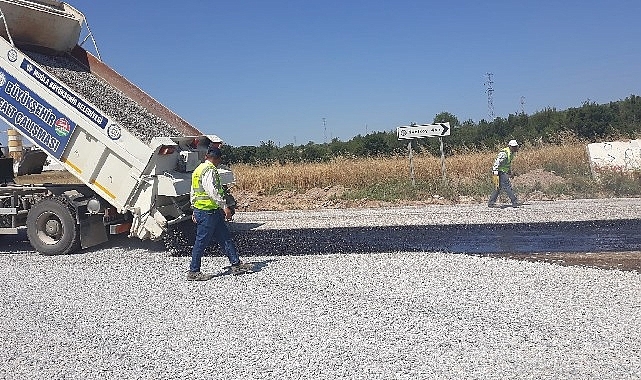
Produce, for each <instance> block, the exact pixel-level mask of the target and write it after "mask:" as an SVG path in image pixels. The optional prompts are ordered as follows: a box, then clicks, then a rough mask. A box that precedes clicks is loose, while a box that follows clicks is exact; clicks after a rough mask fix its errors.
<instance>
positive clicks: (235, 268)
mask: <svg viewBox="0 0 641 380" xmlns="http://www.w3.org/2000/svg"><path fill="white" fill-rule="evenodd" d="M230 268H231V274H233V275H234V276H237V275H239V274H243V273H251V272H252V271H253V270H254V266H253V265H252V264H250V263H243V262H239V263H238V264H232V265H231V266H230Z"/></svg>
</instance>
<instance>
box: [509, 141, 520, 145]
mask: <svg viewBox="0 0 641 380" xmlns="http://www.w3.org/2000/svg"><path fill="white" fill-rule="evenodd" d="M507 145H508V146H519V143H517V142H516V140H510V142H509V143H507Z"/></svg>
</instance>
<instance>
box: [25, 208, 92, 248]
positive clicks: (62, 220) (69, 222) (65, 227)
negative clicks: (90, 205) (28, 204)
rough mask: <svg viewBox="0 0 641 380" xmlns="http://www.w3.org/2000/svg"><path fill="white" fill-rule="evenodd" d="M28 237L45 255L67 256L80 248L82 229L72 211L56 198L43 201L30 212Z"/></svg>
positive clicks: (34, 246)
mask: <svg viewBox="0 0 641 380" xmlns="http://www.w3.org/2000/svg"><path fill="white" fill-rule="evenodd" d="M27 237H28V238H29V242H30V243H31V245H32V246H33V248H34V249H35V250H36V251H38V252H39V253H41V254H43V255H66V254H69V253H73V252H75V251H77V250H78V248H79V247H80V229H79V226H78V224H76V219H75V218H74V215H73V213H72V211H71V210H70V209H69V207H67V205H66V204H64V203H63V202H62V201H60V200H58V199H55V198H47V199H43V200H42V201H40V202H38V203H36V204H35V205H34V206H33V207H32V208H31V210H29V214H27Z"/></svg>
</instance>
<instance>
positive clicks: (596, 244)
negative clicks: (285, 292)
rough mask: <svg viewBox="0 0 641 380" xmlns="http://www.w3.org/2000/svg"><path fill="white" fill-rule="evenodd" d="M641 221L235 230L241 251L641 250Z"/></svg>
mask: <svg viewBox="0 0 641 380" xmlns="http://www.w3.org/2000/svg"><path fill="white" fill-rule="evenodd" d="M640 231H641V220H606V221H587V222H560V223H523V224H496V225H488V224H456V225H440V226H394V227H358V228H353V227H344V228H330V229H326V228H319V229H314V228H312V229H284V230H243V231H235V236H234V241H235V242H236V244H237V246H238V249H239V252H241V254H242V255H246V256H247V255H261V256H262V255H309V254H327V253H368V252H394V251H409V252H423V251H439V252H452V253H467V254H505V253H510V254H530V253H537V252H565V253H572V252H614V251H640V250H641V233H640Z"/></svg>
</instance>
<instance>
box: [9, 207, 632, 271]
mask: <svg viewBox="0 0 641 380" xmlns="http://www.w3.org/2000/svg"><path fill="white" fill-rule="evenodd" d="M256 227H258V225H257V224H256V225H244V226H241V227H240V228H238V227H237V226H235V228H233V229H232V233H233V235H234V236H233V239H234V242H235V243H236V246H237V248H238V251H239V253H240V255H241V257H251V256H280V255H315V254H335V253H379V252H451V253H461V254H471V255H479V256H490V257H509V258H516V259H520V260H530V261H545V262H553V263H559V264H562V265H586V266H596V267H601V268H609V269H610V268H618V269H624V270H638V271H641V262H640V261H641V257H640V256H641V253H640V251H641V219H627V220H597V221H585V222H557V223H521V224H509V223H506V224H495V225H488V224H456V225H431V226H391V227H341V228H311V229H280V230H277V229H274V230H268V229H264V230H261V229H254V228H256ZM189 230H190V231H191V229H189ZM192 232H193V231H192ZM192 235H193V233H192ZM184 237H185V241H184V246H183V247H182V250H181V251H180V252H179V253H175V252H174V253H172V252H169V251H168V250H167V248H166V246H165V244H164V243H163V242H160V241H149V240H145V241H142V240H139V239H137V238H128V237H127V236H125V235H119V236H113V237H111V240H110V241H109V242H107V243H104V244H101V245H98V246H96V247H91V248H88V249H85V250H82V251H80V252H79V253H80V254H82V253H87V252H99V251H100V250H102V249H105V248H119V249H124V250H131V249H145V250H148V251H150V252H158V253H163V254H169V255H173V256H189V255H190V253H191V244H193V236H184ZM0 245H1V246H2V251H3V252H12V253H26V252H33V248H32V247H31V245H30V244H29V240H28V239H27V236H26V232H25V231H19V233H18V235H2V236H0ZM207 255H208V256H212V255H213V256H221V255H222V254H221V252H220V250H219V249H218V247H217V246H215V245H214V246H213V247H211V248H210V249H208V250H207Z"/></svg>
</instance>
